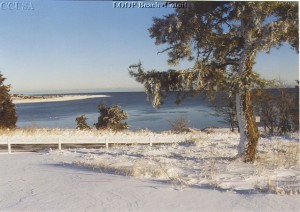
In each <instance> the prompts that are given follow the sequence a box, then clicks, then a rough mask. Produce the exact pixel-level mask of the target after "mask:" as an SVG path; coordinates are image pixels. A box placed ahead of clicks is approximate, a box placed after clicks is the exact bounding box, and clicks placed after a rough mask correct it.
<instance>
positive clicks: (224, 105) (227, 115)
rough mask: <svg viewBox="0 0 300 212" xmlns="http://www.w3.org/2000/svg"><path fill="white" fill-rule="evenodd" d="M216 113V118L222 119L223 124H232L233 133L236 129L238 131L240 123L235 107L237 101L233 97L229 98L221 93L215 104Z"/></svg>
mask: <svg viewBox="0 0 300 212" xmlns="http://www.w3.org/2000/svg"><path fill="white" fill-rule="evenodd" d="M213 107H214V111H215V113H214V114H213V115H214V116H218V117H222V118H223V120H222V121H219V122H221V123H226V124H230V130H231V132H234V129H235V128H237V129H238V121H237V114H236V107H235V99H234V97H233V96H229V95H228V94H227V93H220V94H219V95H218V98H216V100H215V101H214V102H213Z"/></svg>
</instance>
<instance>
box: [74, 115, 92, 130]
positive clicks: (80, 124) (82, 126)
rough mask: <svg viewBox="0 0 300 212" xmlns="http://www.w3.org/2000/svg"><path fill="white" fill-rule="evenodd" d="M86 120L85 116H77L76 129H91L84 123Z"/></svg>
mask: <svg viewBox="0 0 300 212" xmlns="http://www.w3.org/2000/svg"><path fill="white" fill-rule="evenodd" d="M87 119H88V118H87V117H85V115H82V116H78V117H76V119H75V120H76V124H77V126H76V129H79V130H88V129H91V127H90V126H89V125H88V124H87V123H86V120H87Z"/></svg>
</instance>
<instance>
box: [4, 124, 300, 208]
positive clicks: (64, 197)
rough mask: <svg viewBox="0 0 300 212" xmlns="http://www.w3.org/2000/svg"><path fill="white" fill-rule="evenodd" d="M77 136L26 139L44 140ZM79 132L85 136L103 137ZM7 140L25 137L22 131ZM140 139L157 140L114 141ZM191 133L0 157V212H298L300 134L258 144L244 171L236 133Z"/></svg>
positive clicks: (273, 138) (299, 199)
mask: <svg viewBox="0 0 300 212" xmlns="http://www.w3.org/2000/svg"><path fill="white" fill-rule="evenodd" d="M74 132H75V131H59V130H56V131H55V130H50V131H45V130H36V131H33V132H30V133H29V132H27V133H28V134H37V135H39V139H42V138H43V137H42V135H50V134H55V135H57V134H60V135H65V136H70V135H71V134H72V133H74ZM76 132H77V134H76V136H78V135H80V134H81V136H82V137H83V136H85V135H86V136H89V137H91V138H92V137H93V136H95V138H96V137H98V136H99V135H101V133H100V132H99V134H96V133H95V132H89V131H76ZM9 133H10V134H14V136H24V134H26V131H16V132H9ZM139 133H140V134H144V135H147V134H149V135H152V134H155V133H152V132H135V133H133V132H123V133H116V134H117V135H118V136H123V137H126V136H133V135H135V134H139ZM170 133H171V132H164V133H161V134H155V136H160V137H164V136H167V135H168V134H170ZM193 133H194V134H197V135H198V137H197V138H196V139H194V140H185V141H182V142H176V143H173V144H159V145H157V144H153V146H150V145H149V144H148V145H145V144H144V145H140V144H134V145H119V144H118V145H114V146H111V147H110V148H109V149H106V148H97V149H87V148H84V146H83V147H81V148H77V149H75V148H72V149H63V150H61V151H59V150H57V149H46V150H43V151H39V152H35V153H28V152H17V151H13V154H7V153H6V152H5V151H2V153H1V154H0V170H1V175H0V188H1V189H0V211H24V210H25V211H155V210H156V211H199V210H201V211H221V210H222V211H298V210H299V208H300V195H299V193H300V166H299V137H298V134H294V135H291V136H289V137H269V138H261V139H260V141H259V147H258V159H257V160H256V162H255V163H253V164H250V163H247V164H245V163H243V162H242V159H241V158H237V157H236V155H237V148H238V143H239V135H238V134H237V133H231V132H229V130H227V129H213V130H212V129H210V130H207V131H204V132H203V131H202V132H199V131H197V132H193ZM2 134H5V133H3V132H2ZM104 134H109V132H106V133H104ZM111 134H113V133H112V132H111ZM185 135H186V136H190V135H189V134H185ZM178 136H182V135H178ZM46 137H47V136H45V138H46Z"/></svg>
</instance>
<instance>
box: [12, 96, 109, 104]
mask: <svg viewBox="0 0 300 212" xmlns="http://www.w3.org/2000/svg"><path fill="white" fill-rule="evenodd" d="M104 97H110V96H109V95H69V94H68V95H12V101H13V103H14V104H28V103H42V102H63V101H74V100H83V99H92V98H104Z"/></svg>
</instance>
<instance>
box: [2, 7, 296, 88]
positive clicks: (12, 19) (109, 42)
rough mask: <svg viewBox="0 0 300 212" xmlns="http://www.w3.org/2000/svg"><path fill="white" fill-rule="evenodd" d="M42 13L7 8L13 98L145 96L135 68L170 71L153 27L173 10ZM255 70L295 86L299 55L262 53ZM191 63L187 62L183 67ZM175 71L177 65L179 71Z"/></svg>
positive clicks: (5, 54)
mask: <svg viewBox="0 0 300 212" xmlns="http://www.w3.org/2000/svg"><path fill="white" fill-rule="evenodd" d="M31 2H32V5H33V7H34V10H0V26H1V27H0V35H1V38H0V71H1V72H2V73H3V74H4V76H5V77H6V78H7V81H6V83H9V84H11V85H12V91H13V92H25V91H56V92H66V91H67V92H70V91H74V92H76V91H86V92H88V91H120V90H121V91H127V90H142V86H141V85H140V84H138V83H136V82H135V81H134V79H132V78H130V77H129V75H128V66H129V65H131V64H134V63H137V62H138V61H139V60H140V61H142V63H143V66H144V67H145V69H157V70H166V69H168V68H170V67H169V66H168V64H167V62H166V61H167V55H166V54H159V55H158V54H157V51H159V50H161V48H162V47H160V46H155V45H154V40H153V39H151V38H150V37H149V33H148V31H147V29H148V28H149V27H150V26H151V24H152V17H162V16H163V15H164V14H169V13H171V12H172V10H171V9H166V8H160V9H138V8H135V9H119V8H113V5H112V4H113V2H111V1H107V2H103V1H88V2H84V1H31ZM256 62H257V64H256V65H255V70H256V71H257V72H259V73H260V74H261V75H262V76H264V77H266V78H269V79H273V78H277V79H278V78H279V77H280V79H282V80H284V81H286V82H287V83H289V84H294V81H295V79H299V72H298V67H299V57H298V55H297V54H296V53H295V51H294V50H291V49H290V47H289V46H288V45H284V46H283V47H282V48H281V49H280V50H276V49H275V50H273V51H272V52H271V54H269V55H267V54H259V55H258V57H257V60H256ZM186 65H187V63H182V64H181V65H180V66H179V67H175V68H183V67H185V66H186ZM172 68H174V67H172Z"/></svg>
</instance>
